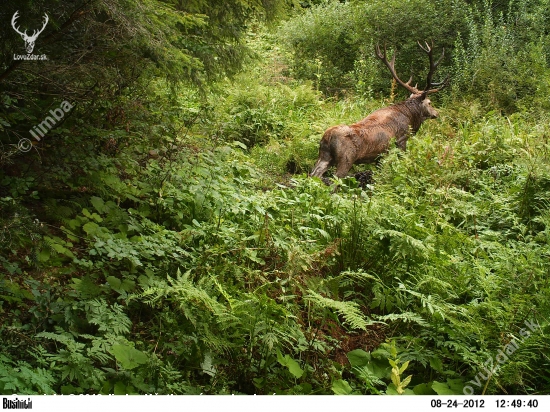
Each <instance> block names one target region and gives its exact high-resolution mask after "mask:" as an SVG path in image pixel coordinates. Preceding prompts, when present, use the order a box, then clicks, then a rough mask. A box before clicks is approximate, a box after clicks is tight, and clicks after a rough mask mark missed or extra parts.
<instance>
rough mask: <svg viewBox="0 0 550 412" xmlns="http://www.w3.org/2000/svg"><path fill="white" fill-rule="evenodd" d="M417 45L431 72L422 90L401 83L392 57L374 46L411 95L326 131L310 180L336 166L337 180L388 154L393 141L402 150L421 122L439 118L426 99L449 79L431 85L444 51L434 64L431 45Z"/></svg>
mask: <svg viewBox="0 0 550 412" xmlns="http://www.w3.org/2000/svg"><path fill="white" fill-rule="evenodd" d="M418 45H419V46H420V48H421V49H422V50H424V51H425V52H426V53H427V54H428V58H429V59H430V70H429V71H428V78H427V81H426V87H425V88H424V90H419V89H417V88H416V87H415V86H411V82H412V76H411V78H410V79H409V81H408V82H407V83H405V82H403V81H402V80H400V79H399V77H397V73H396V72H395V67H394V66H395V53H394V54H393V57H392V58H391V61H388V59H387V58H386V48H385V47H384V53H383V54H382V53H381V51H380V47H379V46H376V56H377V57H378V58H379V59H380V60H382V62H384V64H385V65H386V66H387V67H388V69H389V70H390V73H391V74H392V76H393V78H394V79H395V80H396V81H397V83H399V84H400V85H401V86H403V87H404V88H405V89H407V90H408V91H409V92H411V95H410V97H409V98H408V99H407V100H405V101H403V102H400V103H396V104H394V105H392V106H389V107H384V108H382V109H378V110H376V111H374V112H373V113H371V114H370V115H368V116H367V117H365V118H364V119H363V120H361V121H360V122H357V123H355V124H352V125H351V126H348V125H339V126H332V127H330V128H329V129H327V131H326V132H325V134H324V135H323V138H322V139H321V144H320V146H319V159H318V160H317V163H316V164H315V167H314V168H313V170H312V172H311V176H316V177H319V178H320V177H322V176H323V174H324V173H325V172H326V171H327V169H328V168H329V167H330V166H333V165H335V166H336V176H337V177H340V178H342V177H344V176H346V175H347V173H348V172H349V170H350V169H351V167H352V166H353V165H354V164H358V163H371V162H373V161H375V160H376V159H377V158H378V156H380V154H382V153H384V152H386V151H387V150H388V148H389V145H390V140H391V139H392V138H395V140H396V145H397V147H399V148H400V149H402V150H405V149H406V146H407V140H408V139H409V137H410V136H411V134H414V133H416V132H417V131H418V129H419V128H420V125H421V124H422V122H424V120H426V119H435V118H436V117H437V116H438V113H437V110H435V108H434V107H432V104H431V102H430V99H428V98H427V96H428V95H429V94H432V93H436V92H438V91H440V90H441V89H443V88H444V87H445V86H446V85H447V81H448V78H447V79H445V80H444V81H443V82H441V83H433V82H432V77H433V75H434V72H435V70H436V69H437V66H438V65H439V63H440V62H441V59H443V56H444V55H445V49H443V52H442V53H441V57H440V58H439V60H437V62H435V63H434V59H433V54H432V49H433V43H432V46H431V47H430V45H428V43H425V46H422V44H420V43H418ZM432 87H435V88H432Z"/></svg>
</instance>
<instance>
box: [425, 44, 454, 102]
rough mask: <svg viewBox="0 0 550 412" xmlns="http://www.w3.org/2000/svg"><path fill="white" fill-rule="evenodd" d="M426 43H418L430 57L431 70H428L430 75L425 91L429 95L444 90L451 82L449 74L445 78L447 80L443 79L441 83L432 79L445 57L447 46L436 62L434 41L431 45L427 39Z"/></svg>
mask: <svg viewBox="0 0 550 412" xmlns="http://www.w3.org/2000/svg"><path fill="white" fill-rule="evenodd" d="M424 44H425V46H423V45H422V44H421V43H420V42H418V45H419V46H420V48H421V49H422V50H424V51H425V52H426V53H427V54H428V58H429V59H430V70H429V71H428V77H427V79H426V88H425V89H424V91H423V93H425V94H426V95H428V94H432V93H436V92H438V91H440V90H442V89H443V88H445V87H446V86H447V84H448V82H449V76H447V77H446V78H445V80H443V81H442V82H439V83H434V82H433V81H432V78H433V75H434V73H435V71H436V69H437V66H439V63H440V62H441V60H442V59H443V57H445V48H443V51H442V52H441V56H440V57H439V59H437V61H436V62H435V63H434V58H433V47H434V44H433V41H432V45H431V46H430V45H429V44H428V42H426V41H425V42H424ZM438 86H440V87H438ZM430 87H436V88H435V89H430Z"/></svg>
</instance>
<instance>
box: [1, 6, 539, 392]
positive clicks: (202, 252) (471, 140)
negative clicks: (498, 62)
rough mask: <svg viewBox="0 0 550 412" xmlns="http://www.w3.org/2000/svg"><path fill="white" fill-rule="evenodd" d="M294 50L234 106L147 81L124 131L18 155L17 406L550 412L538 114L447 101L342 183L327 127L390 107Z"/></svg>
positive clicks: (6, 221)
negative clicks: (323, 165) (327, 400)
mask: <svg viewBox="0 0 550 412" xmlns="http://www.w3.org/2000/svg"><path fill="white" fill-rule="evenodd" d="M335 7H336V6H335ZM294 24H295V22H294ZM285 30H288V28H287V29H285ZM283 34H284V33H283ZM276 39H277V37H272V36H271V35H265V33H264V31H263V29H262V30H259V29H258V30H256V31H253V33H251V34H250V40H249V41H250V43H251V46H252V48H253V49H255V51H256V52H257V53H259V54H260V55H261V56H263V60H262V62H261V63H258V62H254V63H249V65H248V67H247V69H246V71H245V72H244V73H242V74H241V75H238V76H237V77H236V78H234V79H232V80H231V81H229V80H224V81H221V82H219V83H217V84H216V87H215V88H213V89H209V90H207V91H205V90H203V91H202V92H200V91H197V90H196V89H195V88H192V87H190V86H189V87H179V88H174V87H173V86H174V85H173V84H167V83H166V82H165V81H164V80H163V79H157V80H155V81H150V82H143V83H140V85H139V86H138V87H136V88H135V90H132V91H131V92H130V93H129V94H128V95H124V94H123V95H122V97H120V96H119V97H117V98H116V100H115V101H116V104H113V106H112V107H110V108H109V111H108V113H110V114H111V115H112V116H115V115H116V116H118V117H119V119H122V120H121V121H120V122H117V121H113V123H112V124H114V126H112V128H111V129H109V130H108V131H105V132H104V133H100V132H99V131H98V130H101V127H100V126H99V125H98V124H88V125H87V126H83V125H81V126H80V127H75V128H72V129H68V128H67V129H63V128H60V129H55V130H52V132H51V133H50V134H49V135H48V136H47V137H46V138H45V139H44V142H43V143H44V144H48V145H49V146H48V147H47V152H43V153H42V154H40V152H39V151H38V150H33V151H30V152H29V153H15V152H13V153H12V152H10V159H16V160H19V159H21V160H20V161H12V163H10V165H13V167H11V168H10V169H9V170H8V168H7V167H4V168H3V171H2V174H1V175H0V177H1V179H2V180H1V181H0V185H1V192H0V193H1V198H0V207H1V214H0V219H1V220H0V250H1V254H0V336H1V339H2V352H1V353H0V392H1V393H4V394H7V393H26V394H33V393H47V394H52V393H64V394H69V393H103V394H107V393H115V394H125V393H129V394H133V393H139V394H143V393H159V394H168V393H174V394H198V393H212V394H220V393H248V394H251V393H261V394H266V393H278V394H332V393H337V394H349V393H356V394H381V393H387V394H395V393H408V394H413V393H414V394H436V393H437V394H461V393H476V394H481V393H486V394H495V393H499V394H504V393H508V394H526V393H528V394H548V393H549V388H550V386H549V382H550V359H549V357H548V353H549V352H548V349H549V348H550V338H549V335H548V333H549V321H548V317H549V315H550V303H549V302H550V285H549V282H550V280H549V279H550V277H549V275H550V273H549V269H550V265H549V258H550V212H549V210H550V209H549V205H550V159H549V157H550V153H549V150H550V142H549V141H548V138H549V135H550V118H549V117H548V114H547V113H546V112H545V111H544V107H545V105H546V104H547V103H546V102H542V100H543V99H542V97H541V95H537V99H539V100H540V101H541V102H542V103H540V104H538V105H534V106H533V107H532V110H527V109H526V103H525V102H526V100H525V96H522V97H521V98H518V99H517V100H516V103H518V102H519V103H518V104H515V105H513V107H514V108H515V109H518V108H523V110H519V109H518V110H514V111H513V113H512V114H510V113H509V112H508V111H509V110H510V107H511V106H510V105H508V103H506V102H508V100H503V102H504V103H503V104H502V106H501V108H502V109H503V110H502V111H501V110H498V107H496V106H493V104H495V102H497V101H498V99H496V100H491V99H490V98H489V99H484V98H478V96H476V95H475V93H474V94H471V95H468V96H467V97H464V96H460V97H458V96H457V95H456V94H455V93H454V92H453V93H449V94H447V95H444V96H442V97H441V98H440V99H438V98H437V97H434V99H433V100H434V101H435V102H436V105H437V106H438V107H439V108H440V118H439V119H437V120H431V121H428V122H426V123H425V124H424V125H423V126H422V128H421V129H420V132H419V133H418V134H417V135H416V136H415V137H414V138H412V140H411V141H410V143H409V145H408V150H407V152H405V153H403V152H401V151H399V150H397V149H393V150H391V151H390V152H389V153H388V154H387V155H386V156H384V158H383V159H382V160H381V162H380V163H379V164H378V165H376V166H374V165H371V166H361V167H357V166H356V168H355V170H356V171H359V170H365V169H368V170H371V171H372V181H371V182H370V183H369V184H368V185H366V186H365V187H360V186H359V184H358V182H357V181H356V180H355V179H354V178H352V177H350V178H346V179H343V180H339V181H336V182H334V185H333V186H327V185H325V184H324V183H323V182H321V181H320V180H318V179H312V178H309V177H307V172H308V171H309V170H310V168H311V166H312V164H313V163H314V161H315V159H316V156H317V150H318V142H319V139H320V136H321V134H322V132H323V130H324V129H326V128H327V127H328V126H330V125H333V124H338V123H346V122H353V121H356V120H358V119H360V118H362V117H363V116H364V115H366V114H367V113H369V112H370V111H372V110H374V109H375V108H378V107H381V106H383V105H386V104H388V103H389V101H388V100H385V99H384V98H383V97H377V98H372V97H371V96H372V93H373V87H374V86H372V84H375V83H372V84H371V85H370V86H369V87H368V88H367V89H369V92H368V93H360V92H361V91H360V90H359V91H357V94H354V95H351V96H348V97H347V98H343V99H336V98H330V97H327V96H326V95H322V94H321V92H320V89H322V82H321V81H319V82H317V84H316V83H315V81H307V80H300V79H297V78H296V77H294V76H297V77H299V73H297V72H296V71H293V69H292V67H291V64H290V63H289V60H288V58H289V57H288V55H286V54H285V53H288V51H285V50H282V48H280V47H279V46H278V43H277V40H276ZM320 76H321V75H320ZM313 80H315V79H313ZM128 96H133V97H134V98H133V99H130V98H129V97H128ZM499 96H500V95H499ZM115 109H116V110H115ZM116 116H115V117H116ZM110 119H111V118H109V120H110ZM128 119H130V120H128ZM69 130H70V131H69ZM82 136H84V137H86V138H88V140H86V139H82ZM47 139H49V142H51V143H46V140H47ZM54 142H57V143H60V142H63V143H64V144H54ZM41 144H42V143H41ZM83 153H86V156H84V155H83ZM60 159H64V161H60ZM3 166H4V165H3ZM527 335H529V336H527ZM510 342H517V347H516V346H512V347H511V346H509V344H510ZM511 348H513V350H512V349H511ZM502 351H504V353H508V356H506V359H504V361H502V363H498V360H499V359H500V360H503V356H502V355H499V354H500V353H502ZM507 351H508V352H507ZM489 361H490V362H489ZM493 364H494V365H496V364H499V365H500V368H498V370H497V369H495V370H493V366H494V365H493ZM488 369H489V371H488Z"/></svg>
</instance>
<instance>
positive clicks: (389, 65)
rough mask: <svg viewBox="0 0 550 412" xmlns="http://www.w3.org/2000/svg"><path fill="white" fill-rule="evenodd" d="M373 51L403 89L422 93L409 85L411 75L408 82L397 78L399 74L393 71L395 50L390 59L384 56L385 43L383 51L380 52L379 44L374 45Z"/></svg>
mask: <svg viewBox="0 0 550 412" xmlns="http://www.w3.org/2000/svg"><path fill="white" fill-rule="evenodd" d="M375 51H376V56H377V57H378V58H379V59H380V60H382V62H383V63H384V64H385V65H386V67H387V68H388V69H389V70H390V73H391V75H392V76H393V78H394V79H395V81H396V82H397V83H399V84H400V85H401V86H403V87H404V88H405V89H407V90H408V91H410V92H411V93H412V94H420V93H422V92H421V91H420V90H418V89H417V88H416V87H414V86H412V85H411V82H412V79H413V77H412V75H411V77H410V79H409V81H408V82H406V83H405V82H404V81H403V80H401V79H400V78H399V76H397V73H396V72H395V52H394V53H393V56H392V58H391V61H388V58H387V56H386V54H387V51H386V45H384V53H382V52H380V46H379V45H376V47H375Z"/></svg>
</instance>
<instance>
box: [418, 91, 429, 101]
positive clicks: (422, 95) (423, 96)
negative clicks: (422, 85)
mask: <svg viewBox="0 0 550 412" xmlns="http://www.w3.org/2000/svg"><path fill="white" fill-rule="evenodd" d="M426 96H428V91H427V90H424V91H423V92H422V93H421V94H420V100H421V101H424V99H425V98H426Z"/></svg>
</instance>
